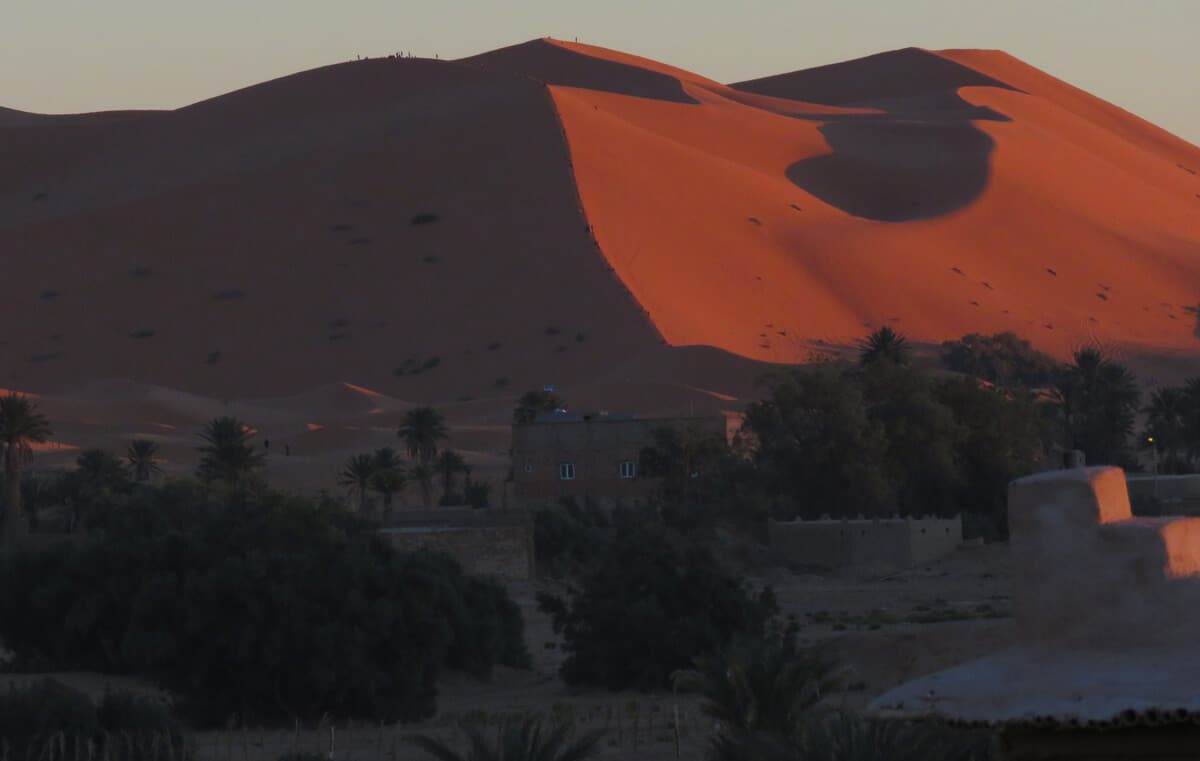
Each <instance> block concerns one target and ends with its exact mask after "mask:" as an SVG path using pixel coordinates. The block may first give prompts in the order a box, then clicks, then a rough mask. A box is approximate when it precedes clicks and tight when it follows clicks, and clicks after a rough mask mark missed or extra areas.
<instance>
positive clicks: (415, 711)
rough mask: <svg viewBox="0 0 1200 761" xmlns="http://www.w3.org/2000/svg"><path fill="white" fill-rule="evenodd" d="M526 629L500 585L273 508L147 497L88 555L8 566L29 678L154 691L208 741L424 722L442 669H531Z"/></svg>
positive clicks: (24, 557)
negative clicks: (238, 724) (238, 727)
mask: <svg viewBox="0 0 1200 761" xmlns="http://www.w3.org/2000/svg"><path fill="white" fill-rule="evenodd" d="M222 495H224V496H222ZM522 629H523V624H522V621H521V616H520V612H519V609H518V608H517V607H516V605H515V604H514V603H513V602H512V601H511V600H510V599H509V598H508V596H507V593H506V592H505V591H504V589H503V588H502V587H501V586H499V585H498V584H496V583H495V582H491V581H487V580H482V579H475V578H472V577H469V576H466V575H465V574H463V572H462V570H461V568H460V567H459V566H458V565H457V564H456V563H455V562H454V561H452V560H451V559H449V558H447V557H444V556H441V555H436V554H429V553H418V554H411V555H405V554H400V553H397V552H396V551H394V550H393V549H392V548H391V547H390V545H388V544H387V543H386V542H385V541H384V540H383V539H382V538H381V537H380V536H379V535H378V534H377V533H376V532H375V531H374V530H373V529H372V528H371V527H370V526H369V525H367V524H365V523H362V522H360V521H359V520H358V519H356V518H354V517H353V516H351V515H349V514H347V513H346V511H345V510H344V509H342V508H340V507H338V506H337V505H335V504H332V503H313V502H311V501H309V500H304V499H299V498H294V497H287V496H284V495H280V494H276V493H272V492H268V491H260V492H253V493H251V492H235V493H228V494H226V493H217V492H211V491H209V492H206V491H204V490H198V489H194V488H187V487H186V485H179V484H172V483H170V482H168V484H164V485H163V486H162V487H146V488H143V489H139V490H135V491H133V492H131V493H130V494H129V495H127V496H125V497H124V498H123V499H122V500H120V501H119V502H118V504H117V505H116V506H115V508H114V509H113V510H112V512H111V514H110V515H109V516H108V518H107V522H106V524H105V525H104V526H103V528H102V533H99V534H98V535H97V536H96V537H95V538H94V539H93V541H91V542H89V543H87V544H83V545H79V546H75V545H56V546H53V547H51V548H48V549H44V550H40V551H21V552H11V553H7V554H5V555H3V556H2V557H0V639H2V640H3V641H4V643H5V645H6V646H7V647H8V648H10V649H11V650H12V651H13V652H14V653H15V654H16V657H17V659H18V665H19V666H20V667H22V668H38V669H53V670H72V669H82V670H94V671H101V672H105V673H130V674H138V675H141V676H144V677H148V678H150V679H152V680H154V681H155V682H156V683H157V684H159V685H160V686H162V687H163V688H165V689H168V690H170V691H171V692H172V693H174V694H175V695H177V696H178V699H179V703H178V704H179V706H180V707H181V710H183V711H185V712H186V713H187V714H188V715H189V716H191V717H192V718H194V719H195V720H196V721H198V722H200V723H203V724H213V723H217V722H222V721H224V720H226V719H227V718H228V717H229V715H230V714H233V713H236V714H237V715H238V716H239V717H240V719H241V720H242V721H243V722H248V721H258V722H263V721H273V720H287V721H291V720H293V719H301V720H308V719H313V718H316V717H318V716H320V715H322V714H323V713H325V712H329V713H330V714H331V715H333V716H353V717H357V718H375V719H380V720H395V719H415V718H421V717H425V716H428V715H430V714H431V713H432V712H433V710H434V698H435V691H434V679H435V677H436V674H437V672H438V670H439V669H440V668H442V667H450V668H458V669H462V670H464V671H467V672H469V673H471V674H475V675H479V676H486V674H488V673H489V672H490V670H491V668H492V667H493V665H495V664H497V663H503V664H506V665H512V666H523V665H525V664H526V663H527V659H528V655H527V654H526V652H525V649H524V642H523V637H522Z"/></svg>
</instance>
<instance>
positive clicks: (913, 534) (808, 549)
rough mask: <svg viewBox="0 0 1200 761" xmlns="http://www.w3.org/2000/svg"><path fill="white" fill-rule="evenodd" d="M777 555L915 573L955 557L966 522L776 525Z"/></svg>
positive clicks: (782, 559)
mask: <svg viewBox="0 0 1200 761" xmlns="http://www.w3.org/2000/svg"><path fill="white" fill-rule="evenodd" d="M768 533H769V536H770V544H771V554H772V557H773V559H774V560H775V562H778V563H783V564H787V565H799V566H820V567H823V568H841V567H845V566H879V567H888V568H909V567H911V566H914V565H921V564H922V563H928V562H930V561H931V560H936V559H937V558H939V557H942V556H943V555H946V554H949V553H950V552H953V551H954V549H955V548H956V547H958V545H959V544H960V543H961V542H962V520H961V519H960V518H959V517H957V516H956V517H954V518H879V519H859V520H814V521H804V520H795V521H786V522H785V521H770V523H769V525H768Z"/></svg>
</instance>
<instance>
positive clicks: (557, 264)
mask: <svg viewBox="0 0 1200 761" xmlns="http://www.w3.org/2000/svg"><path fill="white" fill-rule="evenodd" d="M0 167H2V169H3V171H0V255H2V256H3V257H4V268H5V270H4V271H5V290H4V298H3V299H0V325H2V326H3V327H2V328H0V386H4V387H11V388H19V389H24V390H29V391H37V392H45V393H48V394H50V395H51V398H52V399H53V400H54V402H53V406H54V407H55V409H57V410H60V411H61V414H62V416H63V417H62V419H64V420H67V421H69V423H68V426H74V427H73V428H70V430H71V431H73V432H74V433H73V434H72V435H74V436H75V439H74V440H71V441H67V442H66V443H68V444H77V443H85V442H86V441H87V440H89V438H88V437H89V436H90V435H91V434H89V433H88V431H91V430H93V428H94V429H95V430H100V429H103V428H104V425H105V424H104V423H103V422H102V421H101V422H97V423H96V425H95V426H92V427H89V426H90V425H91V424H90V423H88V422H87V421H89V420H97V421H99V420H100V418H104V419H105V420H110V421H115V420H116V418H115V417H113V416H112V415H107V414H101V412H102V410H101V411H98V410H100V407H99V406H98V405H110V407H109V408H108V409H111V410H121V411H122V414H123V415H125V416H126V417H132V418H135V419H136V420H137V421H138V423H137V425H138V426H141V429H145V428H148V427H151V428H152V427H154V426H156V425H163V426H175V430H182V428H183V427H189V426H190V427H195V426H196V425H198V424H199V423H200V422H202V421H203V419H204V418H205V417H206V416H209V415H211V414H215V413H216V412H219V411H221V410H229V409H237V410H240V411H241V412H242V413H244V414H246V415H249V416H256V415H257V416H258V417H260V418H262V420H261V421H260V422H262V423H263V424H278V425H280V426H283V428H284V429H286V432H294V433H295V435H296V436H297V437H300V438H304V437H308V438H310V439H314V440H315V439H320V438H321V437H326V438H327V439H328V440H329V442H330V443H329V446H328V447H326V449H327V450H328V451H331V452H332V451H337V452H339V453H340V452H341V451H342V450H343V448H345V447H351V446H354V445H355V442H354V441H353V431H355V430H369V429H379V430H383V429H384V428H386V426H389V425H392V424H393V423H394V422H395V420H396V419H398V416H399V415H401V414H402V413H403V410H405V409H407V408H408V407H409V406H411V405H412V404H417V403H429V402H432V403H436V404H439V405H443V406H445V407H446V408H447V409H449V410H451V411H452V412H453V413H454V415H456V416H457V417H456V418H455V420H454V422H455V424H456V426H458V427H459V428H460V429H461V430H462V431H464V432H467V431H470V432H471V433H470V434H469V437H468V438H470V439H471V440H472V441H476V440H479V437H480V436H484V438H486V435H484V434H482V433H480V432H495V431H498V430H502V429H503V425H504V423H505V421H506V420H507V416H508V412H509V409H510V407H511V404H512V401H513V399H514V398H515V396H516V395H517V394H518V393H520V392H521V391H523V390H525V389H528V388H531V387H540V386H542V385H544V384H547V383H553V384H556V385H558V386H560V387H561V388H563V390H564V392H565V393H567V394H568V396H569V397H573V398H574V399H575V400H576V401H577V402H578V403H579V404H587V405H590V406H602V407H606V408H610V409H630V410H635V411H642V412H669V411H683V410H688V411H693V410H695V408H696V405H700V406H701V407H702V408H703V409H707V410H715V409H718V408H720V407H728V406H730V405H734V406H736V404H737V403H738V401H739V400H741V399H744V398H745V397H746V395H747V394H750V393H752V386H751V385H750V381H751V379H752V378H753V377H754V375H755V374H757V373H758V372H760V371H761V370H762V369H763V368H764V367H765V365H763V364H761V363H762V362H797V361H804V360H805V359H806V358H808V357H809V356H811V354H812V352H814V351H815V352H825V351H829V350H836V349H837V347H845V346H849V345H851V344H852V343H853V341H854V339H855V338H857V337H859V336H861V335H862V334H864V333H865V332H866V331H867V330H868V329H870V328H873V327H877V326H879V325H883V324H891V325H893V326H895V327H897V328H898V329H899V330H901V331H903V332H905V333H907V334H908V335H909V336H910V337H911V338H912V339H914V340H916V341H918V342H938V341H942V340H945V339H948V338H952V337H957V336H959V335H962V334H963V333H966V332H969V331H988V332H991V331H999V330H1016V331H1018V332H1019V333H1021V334H1023V335H1025V336H1027V337H1029V338H1030V339H1031V340H1033V342H1034V343H1035V344H1036V345H1037V346H1039V347H1041V348H1043V349H1045V350H1048V351H1051V352H1054V353H1056V354H1058V355H1060V356H1062V355H1065V354H1066V353H1068V352H1069V351H1070V350H1071V349H1072V348H1074V347H1077V346H1079V345H1080V344H1082V343H1084V342H1088V341H1099V342H1102V343H1104V344H1106V345H1107V346H1109V347H1110V348H1111V349H1113V350H1116V351H1119V352H1122V353H1123V354H1125V355H1126V356H1141V355H1145V356H1146V357H1152V358H1154V360H1155V361H1156V362H1158V363H1159V364H1156V365H1155V368H1156V372H1157V371H1158V370H1159V369H1161V368H1162V367H1164V366H1165V365H1163V364H1162V363H1163V362H1178V361H1179V360H1180V359H1181V358H1182V361H1183V364H1184V365H1186V366H1187V367H1189V368H1192V369H1194V368H1195V367H1196V366H1197V363H1195V362H1194V358H1195V357H1196V352H1195V349H1196V348H1197V347H1198V346H1200V344H1198V343H1197V341H1198V339H1197V334H1198V328H1197V315H1196V307H1197V306H1198V305H1200V174H1197V173H1198V172H1200V149H1197V148H1196V147H1195V146H1192V145H1190V144H1188V143H1186V142H1184V141H1182V140H1180V139H1178V138H1176V137H1174V136H1172V135H1170V134H1168V133H1166V132H1164V131H1162V130H1160V129H1158V128H1156V127H1154V126H1153V125H1150V124H1148V123H1146V122H1144V121H1142V120H1141V119H1138V118H1137V117H1136V116H1133V115H1131V114H1128V113H1126V112H1124V111H1122V110H1120V109H1118V108H1116V107H1114V106H1112V105H1111V104H1107V103H1104V102H1103V101H1100V100H1098V99H1096V98H1094V97H1092V96H1090V95H1088V94H1087V93H1084V92H1082V91H1080V90H1078V89H1076V88H1074V87H1071V86H1070V85H1068V84H1066V83H1064V82H1061V81H1059V80H1056V79H1054V78H1053V77H1051V76H1049V75H1047V74H1044V73H1042V72H1040V71H1038V70H1036V69H1033V68H1031V67H1029V66H1027V65H1025V64H1023V63H1021V62H1020V61H1017V60H1016V59H1013V58H1011V57H1010V56H1007V55H1005V54H1003V53H999V52H995V51H979V50H954V51H941V52H932V51H925V50H918V49H905V50H898V51H893V52H889V53H882V54H879V55H876V56H870V57H868V58H864V59H859V60H856V61H848V62H845V63H840V64H834V65H831V66H825V67H820V68H817V69H811V70H807V71H801V72H793V73H789V74H782V75H779V76H776V77H769V78H766V79H761V80H755V81H752V82H744V83H740V84H736V85H731V86H726V85H723V84H720V83H718V82H715V81H713V80H711V79H708V78H705V77H703V76H700V75H697V74H693V73H690V72H686V71H683V70H680V69H677V68H674V67H671V66H668V65H665V64H661V63H657V62H654V61H649V60H646V59H643V58H638V57H635V56H630V55H626V54H623V53H619V52H615V51H609V50H605V49H602V48H597V47H592V46H587V45H578V44H568V43H562V42H558V41H554V40H535V41H532V42H529V43H525V44H521V45H516V46H513V47H509V48H504V49H501V50H497V51H493V52H491V53H485V54H482V55H479V56H475V57H472V58H468V59H464V60H462V61H429V60H421V59H383V60H367V61H357V62H351V63H345V64H338V65H334V66H328V67H324V68H321V69H315V70H312V71H307V72H303V73H300V74H296V75H292V76H289V77H284V78H282V79H278V80H274V81H271V82H266V83H263V84H260V85H255V86H253V87H248V88H246V89H243V90H239V91H237V92H233V93H229V94H227V95H223V96H220V97H217V98H213V99H211V100H207V101H204V102H201V103H197V104H194V105H191V106H188V107H186V108H182V109H178V110H176V111H170V112H113V113H102V114H84V115H77V116H54V117H51V116H41V115H36V114H26V113H23V112H17V111H12V110H8V109H0ZM686 347H692V348H686ZM1164 358H1166V359H1165V360H1164ZM1189 363H1190V364H1189ZM111 379H117V381H116V385H111V384H110V385H108V386H105V385H103V384H104V383H106V382H109V381H110V380H111ZM97 383H100V384H101V385H99V386H98V385H97ZM121 384H126V385H125V386H122V385H121ZM122 389H123V390H122ZM176 394H182V395H183V396H174V395H176ZM189 395H191V396H189ZM264 400H265V401H264ZM272 400H273V401H272ZM72 405H74V406H72ZM238 405H242V406H240V407H239V406H238ZM136 410H142V411H143V412H144V413H145V414H136ZM117 417H119V416H117ZM160 418H162V419H160ZM108 425H116V423H115V422H110V423H108ZM131 425H132V424H131ZM141 429H139V430H141ZM159 430H162V431H167V430H169V429H167V428H161V429H159ZM335 431H341V433H338V434H337V436H336V437H334V434H333V432H335ZM346 431H350V432H351V433H348V434H345V432H346ZM110 432H111V431H110ZM343 434H345V435H344V436H343ZM163 435H167V434H163ZM172 435H173V434H172ZM179 435H180V436H183V434H182V433H180V434H179ZM193 435H194V434H193V433H190V432H189V433H188V434H187V437H191V436H193ZM281 435H283V434H281ZM286 435H292V434H291V433H287V434H286ZM464 435H466V434H465V433H464ZM487 435H491V434H490V433H488V434H487ZM331 437H332V438H331ZM333 438H337V442H333ZM343 439H345V440H344V441H343ZM183 440H186V441H187V442H188V446H191V445H192V442H193V439H191V438H185V439H181V441H183ZM372 440H373V441H374V439H372ZM496 448H497V451H502V444H501V443H497V444H496Z"/></svg>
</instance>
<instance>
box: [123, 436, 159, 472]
mask: <svg viewBox="0 0 1200 761" xmlns="http://www.w3.org/2000/svg"><path fill="white" fill-rule="evenodd" d="M125 459H126V460H128V462H129V467H130V468H131V469H132V470H133V479H134V480H135V481H149V480H150V479H151V478H152V477H153V476H156V475H158V474H160V473H162V468H161V467H159V465H158V444H156V443H155V442H153V441H150V440H149V439H134V440H133V441H131V442H129V448H128V449H126V450H125Z"/></svg>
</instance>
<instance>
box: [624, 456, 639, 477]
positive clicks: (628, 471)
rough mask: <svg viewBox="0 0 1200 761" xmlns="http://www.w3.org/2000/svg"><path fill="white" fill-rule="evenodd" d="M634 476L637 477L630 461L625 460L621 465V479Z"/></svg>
mask: <svg viewBox="0 0 1200 761" xmlns="http://www.w3.org/2000/svg"><path fill="white" fill-rule="evenodd" d="M635 475H637V469H636V468H635V467H634V465H633V461H632V460H625V461H624V462H622V463H621V478H633V477H634V476H635Z"/></svg>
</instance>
